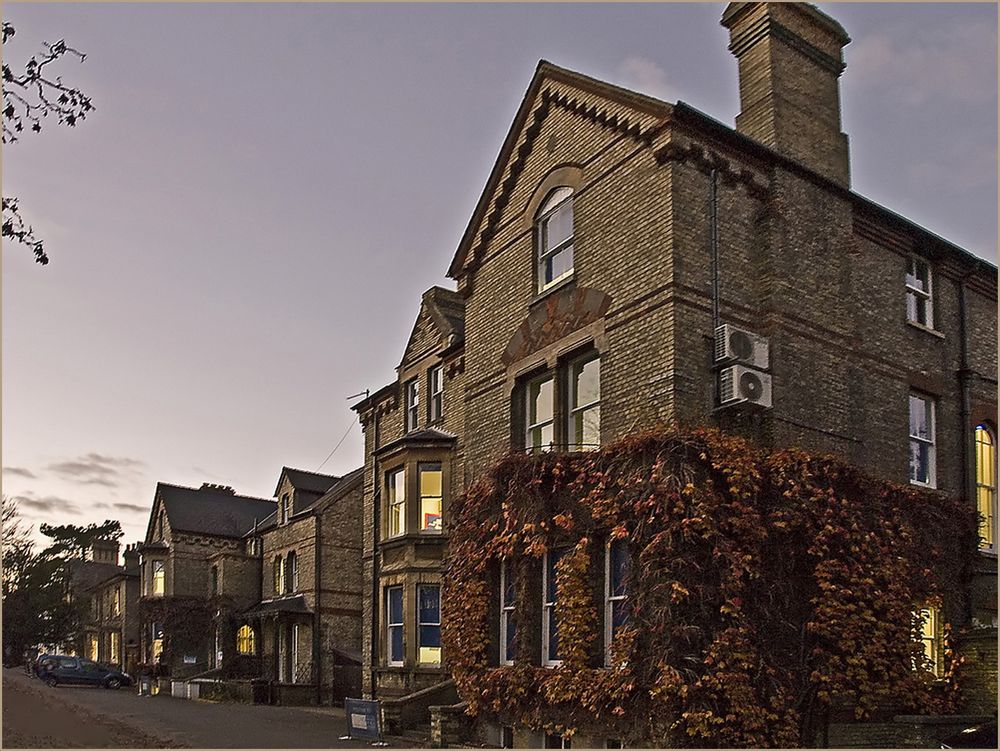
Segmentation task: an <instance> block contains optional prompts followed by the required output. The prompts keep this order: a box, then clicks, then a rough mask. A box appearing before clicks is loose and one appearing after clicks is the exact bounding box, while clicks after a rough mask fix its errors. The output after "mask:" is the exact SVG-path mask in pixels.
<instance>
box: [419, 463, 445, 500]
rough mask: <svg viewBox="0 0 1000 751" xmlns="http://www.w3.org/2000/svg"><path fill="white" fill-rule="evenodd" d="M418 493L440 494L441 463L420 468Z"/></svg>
mask: <svg viewBox="0 0 1000 751" xmlns="http://www.w3.org/2000/svg"><path fill="white" fill-rule="evenodd" d="M420 495H421V496H436V497H440V496H441V465H439V464H431V465H426V466H422V467H421V468H420Z"/></svg>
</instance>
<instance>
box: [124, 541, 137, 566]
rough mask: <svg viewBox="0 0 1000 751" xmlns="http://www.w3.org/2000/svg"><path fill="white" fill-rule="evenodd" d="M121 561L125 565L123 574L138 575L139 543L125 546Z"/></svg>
mask: <svg viewBox="0 0 1000 751" xmlns="http://www.w3.org/2000/svg"><path fill="white" fill-rule="evenodd" d="M122 559H123V561H124V563H125V573H127V574H138V573H139V543H137V542H136V543H133V544H131V545H126V546H125V552H124V553H123V554H122Z"/></svg>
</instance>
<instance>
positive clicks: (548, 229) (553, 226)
mask: <svg viewBox="0 0 1000 751" xmlns="http://www.w3.org/2000/svg"><path fill="white" fill-rule="evenodd" d="M543 222H544V224H543V227H542V243H543V244H542V249H543V250H550V249H551V248H554V247H556V246H557V245H559V243H561V242H565V241H566V240H569V239H570V238H571V237H573V201H572V200H569V201H566V202H564V203H563V204H561V205H560V206H559V208H557V209H556V210H555V211H554V212H552V213H551V214H549V215H548V217H546V218H545V219H544V220H543Z"/></svg>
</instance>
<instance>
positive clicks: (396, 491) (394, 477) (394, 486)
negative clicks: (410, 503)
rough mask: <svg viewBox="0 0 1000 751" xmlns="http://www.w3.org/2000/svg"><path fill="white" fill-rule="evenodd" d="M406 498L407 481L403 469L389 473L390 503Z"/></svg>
mask: <svg viewBox="0 0 1000 751" xmlns="http://www.w3.org/2000/svg"><path fill="white" fill-rule="evenodd" d="M405 498H406V483H405V478H404V475H403V470H401V469H400V470H397V471H396V472H391V473H390V474H389V503H396V502H398V501H402V500H404V499H405Z"/></svg>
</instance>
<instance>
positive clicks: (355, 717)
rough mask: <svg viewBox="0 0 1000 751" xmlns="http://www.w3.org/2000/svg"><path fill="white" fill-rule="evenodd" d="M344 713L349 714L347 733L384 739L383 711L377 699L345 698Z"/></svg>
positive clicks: (351, 735)
mask: <svg viewBox="0 0 1000 751" xmlns="http://www.w3.org/2000/svg"><path fill="white" fill-rule="evenodd" d="M344 713H345V714H346V715H347V734H348V735H349V736H350V737H351V738H367V739H369V740H373V741H379V740H382V727H381V723H380V722H379V719H380V714H381V712H379V704H378V702H377V701H369V700H367V699H344Z"/></svg>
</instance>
